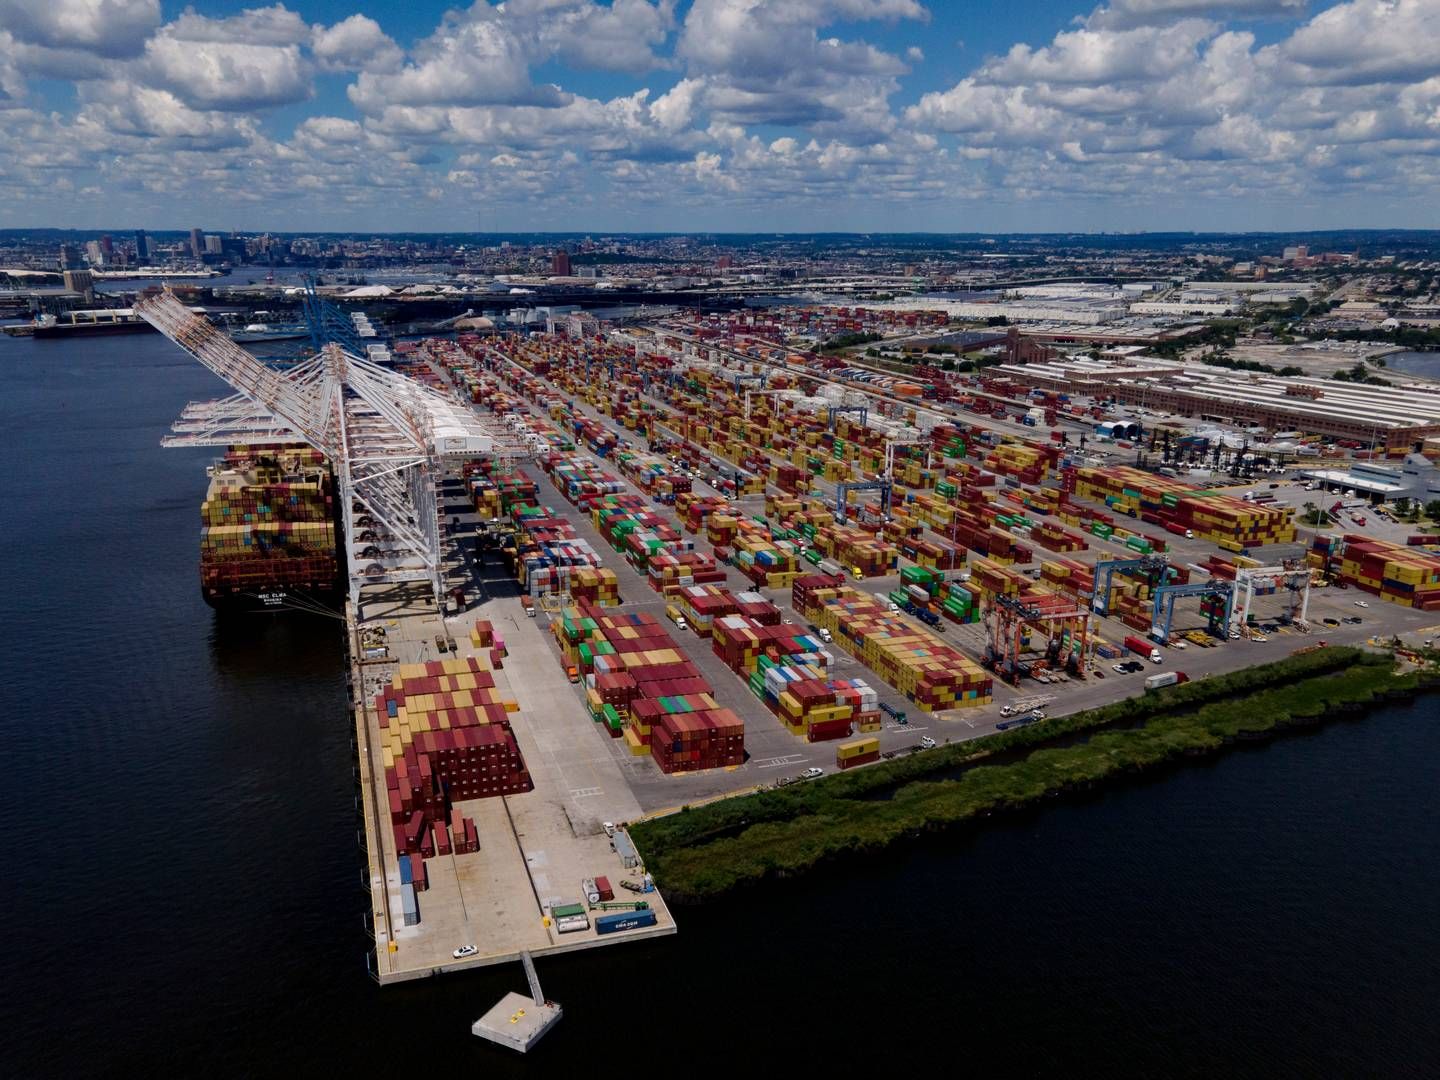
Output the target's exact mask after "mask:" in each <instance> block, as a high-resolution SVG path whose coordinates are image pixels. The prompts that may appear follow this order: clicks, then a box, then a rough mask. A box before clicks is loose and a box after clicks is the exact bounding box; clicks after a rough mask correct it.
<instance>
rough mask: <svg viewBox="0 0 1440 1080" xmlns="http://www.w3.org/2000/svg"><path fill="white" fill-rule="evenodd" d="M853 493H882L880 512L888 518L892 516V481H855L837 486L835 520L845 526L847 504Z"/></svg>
mask: <svg viewBox="0 0 1440 1080" xmlns="http://www.w3.org/2000/svg"><path fill="white" fill-rule="evenodd" d="M852 491H878V492H880V510H881V513H883V514H884V515H885V516H886V517H889V516H890V491H891V488H890V481H889V480H854V481H847V482H845V483H840V484H836V485H835V520H837V521H838V522H840V524H842V525H843V524H845V518H846V509H847V506H846V504H847V503H848V502H849V499H850V492H852Z"/></svg>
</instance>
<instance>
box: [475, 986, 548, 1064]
mask: <svg viewBox="0 0 1440 1080" xmlns="http://www.w3.org/2000/svg"><path fill="white" fill-rule="evenodd" d="M562 1015H563V1011H562V1010H561V1008H560V1006H559V1005H557V1004H556V1003H555V1002H553V1001H547V1002H546V1003H545V1004H543V1005H536V1004H535V1002H534V1001H532V1000H531V999H530V998H528V997H526V996H525V995H524V994H517V993H514V992H513V991H512V992H511V993H508V994H506V995H505V996H504V997H503V998H501V999H500V1003H499V1004H498V1005H496V1006H495V1007H494V1008H493V1009H491V1010H490V1011H489V1012H487V1013H486V1014H485V1015H484V1016H482V1017H481V1018H480V1019H479V1020H476V1021H475V1023H473V1024H471V1025H470V1033H471V1034H472V1035H478V1036H480V1038H482V1039H488V1040H489V1041H490V1042H493V1043H495V1044H496V1045H497V1046H508V1047H509V1048H510V1049H511V1050H518V1051H520V1053H522V1054H523V1053H525V1051H527V1050H529V1049H530V1047H532V1046H534V1045H535V1044H536V1043H537V1042H539V1041H540V1039H541V1038H542V1037H543V1036H544V1034H545V1033H546V1032H547V1031H549V1030H550V1029H551V1028H552V1027H554V1026H555V1024H556V1023H557V1022H558V1021H559V1019H560V1017H561V1016H562Z"/></svg>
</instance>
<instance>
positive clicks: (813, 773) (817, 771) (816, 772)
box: [800, 765, 825, 780]
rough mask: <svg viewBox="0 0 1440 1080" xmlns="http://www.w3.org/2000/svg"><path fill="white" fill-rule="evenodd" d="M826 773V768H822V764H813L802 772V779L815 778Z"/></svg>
mask: <svg viewBox="0 0 1440 1080" xmlns="http://www.w3.org/2000/svg"><path fill="white" fill-rule="evenodd" d="M824 775H825V770H824V769H822V768H820V766H818V765H811V766H810V768H808V769H806V770H805V771H804V772H802V773H801V774H800V779H802V780H814V779H815V778H816V777H819V776H824Z"/></svg>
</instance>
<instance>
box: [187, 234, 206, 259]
mask: <svg viewBox="0 0 1440 1080" xmlns="http://www.w3.org/2000/svg"><path fill="white" fill-rule="evenodd" d="M190 254H191V255H193V256H195V258H197V259H198V258H200V256H201V255H204V254H205V236H204V234H203V233H202V232H201V231H200V230H199V229H191V230H190Z"/></svg>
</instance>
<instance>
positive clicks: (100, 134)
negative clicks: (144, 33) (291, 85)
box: [76, 81, 255, 149]
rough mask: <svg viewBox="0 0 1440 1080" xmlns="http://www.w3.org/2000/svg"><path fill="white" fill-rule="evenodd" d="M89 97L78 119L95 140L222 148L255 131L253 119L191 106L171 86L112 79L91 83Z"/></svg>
mask: <svg viewBox="0 0 1440 1080" xmlns="http://www.w3.org/2000/svg"><path fill="white" fill-rule="evenodd" d="M84 96H85V98H86V99H87V100H86V102H85V104H84V106H83V107H82V108H81V110H80V113H79V115H78V116H77V119H76V122H77V124H78V125H80V126H82V127H89V128H92V129H94V134H92V137H91V138H92V140H96V139H98V140H99V141H101V142H104V141H106V140H107V137H108V136H122V137H124V136H129V137H133V138H134V139H138V140H144V141H146V142H150V143H154V144H158V145H165V146H171V147H188V148H190V149H218V148H220V147H226V146H241V145H244V144H246V143H248V142H249V141H250V140H251V138H253V136H254V134H255V125H254V122H253V121H252V120H251V119H250V118H249V117H247V116H239V115H236V114H234V113H223V112H206V111H200V110H196V109H192V108H190V107H189V106H187V105H186V104H185V103H184V102H183V101H181V100H180V98H178V97H177V96H176V95H175V94H173V93H171V92H170V91H169V90H162V89H157V88H154V87H148V86H137V85H135V84H134V83H127V82H124V81H110V82H100V83H93V84H89V85H87V87H86V89H85V93H84Z"/></svg>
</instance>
